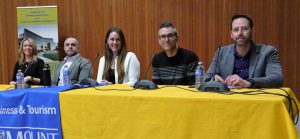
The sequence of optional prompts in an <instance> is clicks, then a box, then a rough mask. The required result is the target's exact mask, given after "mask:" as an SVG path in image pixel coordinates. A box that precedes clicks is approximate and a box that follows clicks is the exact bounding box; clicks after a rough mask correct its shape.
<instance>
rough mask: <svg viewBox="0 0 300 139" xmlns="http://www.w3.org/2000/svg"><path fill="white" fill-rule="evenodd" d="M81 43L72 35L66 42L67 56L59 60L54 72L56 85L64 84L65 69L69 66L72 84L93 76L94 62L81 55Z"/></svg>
mask: <svg viewBox="0 0 300 139" xmlns="http://www.w3.org/2000/svg"><path fill="white" fill-rule="evenodd" d="M79 49H80V44H79V42H78V41H77V40H76V39H75V38H72V37H69V38H67V39H66V40H65V42H64V51H65V53H66V55H67V56H66V57H65V58H64V60H63V61H61V62H59V63H58V65H57V66H56V69H55V72H54V81H55V84H56V85H59V86H63V70H64V68H67V69H68V70H69V71H70V80H71V84H76V83H80V81H81V80H82V79H85V78H91V77H92V71H93V70H92V63H91V62H90V61H89V60H87V59H85V58H83V57H81V55H80V54H79Z"/></svg>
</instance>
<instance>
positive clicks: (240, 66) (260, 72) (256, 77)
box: [205, 15, 283, 88]
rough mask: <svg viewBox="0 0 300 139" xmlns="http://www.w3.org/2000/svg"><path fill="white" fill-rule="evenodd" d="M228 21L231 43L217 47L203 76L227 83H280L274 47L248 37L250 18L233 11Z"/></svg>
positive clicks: (259, 85) (248, 84)
mask: <svg viewBox="0 0 300 139" xmlns="http://www.w3.org/2000/svg"><path fill="white" fill-rule="evenodd" d="M231 25H232V26H231V27H232V28H231V38H232V39H233V40H234V43H233V44H230V45H227V46H224V47H222V48H220V49H218V51H217V52H216V54H215V57H214V58H213V61H212V63H211V64H210V66H209V69H208V71H207V74H206V77H205V78H206V79H214V80H215V81H219V82H221V83H224V84H227V85H228V86H241V87H248V88H249V87H254V88H260V87H264V88H270V87H280V86H282V83H283V81H282V67H281V64H280V61H279V57H278V51H277V50H276V49H275V48H274V47H272V46H269V45H263V44H255V43H254V42H253V41H252V39H251V38H252V32H253V30H254V27H253V21H252V19H251V18H250V17H248V16H246V15H235V16H233V17H232V23H231Z"/></svg>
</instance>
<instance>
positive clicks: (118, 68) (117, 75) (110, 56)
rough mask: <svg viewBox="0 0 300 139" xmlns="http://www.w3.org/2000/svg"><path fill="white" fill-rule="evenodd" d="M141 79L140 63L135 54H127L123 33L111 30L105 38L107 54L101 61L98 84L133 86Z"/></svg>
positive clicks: (115, 29)
mask: <svg viewBox="0 0 300 139" xmlns="http://www.w3.org/2000/svg"><path fill="white" fill-rule="evenodd" d="M139 78H140V63H139V61H138V59H137V57H136V55H135V54H134V53H132V52H127V46H126V41H125V36H124V33H123V31H122V30H121V29H119V28H110V29H109V30H108V31H107V33H106V36H105V54H104V56H103V57H102V58H101V59H100V63H99V68H98V75H97V82H99V83H100V82H108V83H113V84H129V85H131V86H133V85H134V84H135V83H136V82H137V81H138V80H139Z"/></svg>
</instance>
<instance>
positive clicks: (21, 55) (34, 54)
mask: <svg viewBox="0 0 300 139" xmlns="http://www.w3.org/2000/svg"><path fill="white" fill-rule="evenodd" d="M25 41H28V42H29V43H30V46H31V47H32V59H33V61H37V47H36V43H35V41H34V40H33V39H31V38H24V39H23V40H22V41H21V43H20V48H19V65H21V64H22V63H23V62H24V61H25V54H24V51H23V45H24V42H25Z"/></svg>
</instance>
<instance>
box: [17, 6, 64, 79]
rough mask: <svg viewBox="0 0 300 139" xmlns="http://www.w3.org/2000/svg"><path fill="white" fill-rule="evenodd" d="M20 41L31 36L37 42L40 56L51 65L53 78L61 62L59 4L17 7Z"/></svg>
mask: <svg viewBox="0 0 300 139" xmlns="http://www.w3.org/2000/svg"><path fill="white" fill-rule="evenodd" d="M17 18H18V19H17V21H18V42H19V45H18V47H20V43H21V41H22V40H23V39H24V38H31V39H33V40H34V41H35V42H36V45H37V51H38V55H37V56H38V58H40V59H42V60H44V62H45V63H47V64H49V65H50V69H51V80H52V81H53V75H54V70H55V67H56V65H57V63H58V62H59V51H58V27H57V6H34V7H17Z"/></svg>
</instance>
